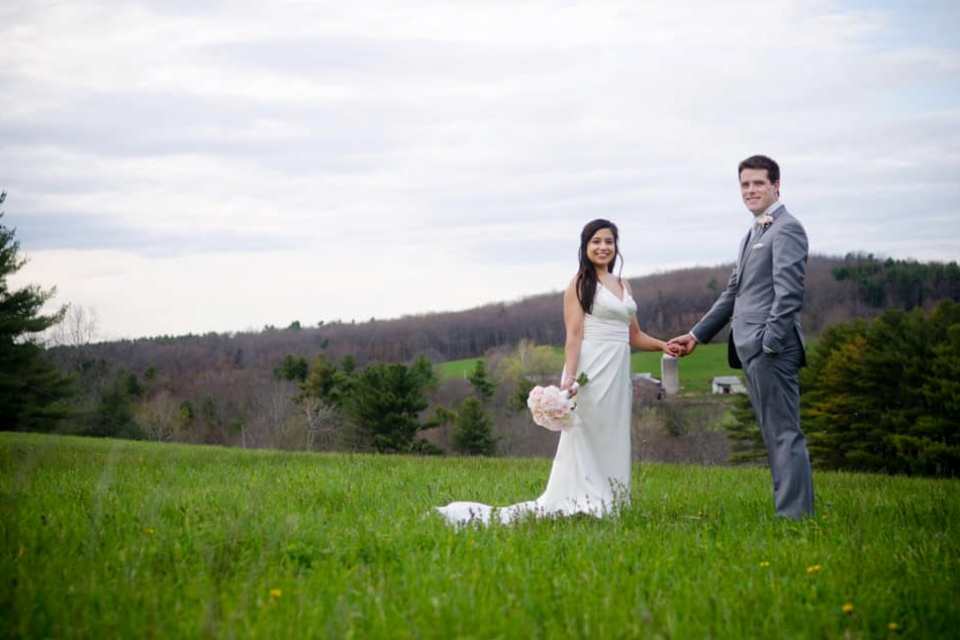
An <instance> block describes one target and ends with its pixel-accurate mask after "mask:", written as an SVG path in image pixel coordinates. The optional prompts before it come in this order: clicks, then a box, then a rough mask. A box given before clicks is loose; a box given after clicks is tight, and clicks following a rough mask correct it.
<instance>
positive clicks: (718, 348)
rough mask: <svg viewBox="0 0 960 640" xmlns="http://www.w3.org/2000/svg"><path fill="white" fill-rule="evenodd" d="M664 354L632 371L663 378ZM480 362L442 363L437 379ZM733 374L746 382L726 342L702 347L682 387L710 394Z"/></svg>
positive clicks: (684, 363) (640, 361)
mask: <svg viewBox="0 0 960 640" xmlns="http://www.w3.org/2000/svg"><path fill="white" fill-rule="evenodd" d="M559 351H560V350H559V349H558V352H559ZM661 355H662V354H660V353H659V352H657V353H653V352H643V351H637V352H635V353H634V354H633V355H631V357H630V369H631V371H633V372H634V373H640V372H642V371H647V372H649V373H652V374H653V375H654V377H656V378H659V377H660V357H661ZM476 361H477V358H464V359H463V360H450V361H448V362H441V363H439V364H437V365H436V372H437V376H438V377H439V378H440V379H441V380H449V379H450V378H463V377H466V376H467V375H469V373H470V372H471V371H472V370H473V367H474V363H475V362H476ZM559 375H560V372H559V371H558V372H557V376H559ZM730 375H739V376H740V378H741V379H743V372H741V371H737V370H735V369H731V368H730V367H729V366H727V345H726V343H723V344H705V345H701V346H699V347H697V350H696V351H695V352H694V353H693V355H692V356H690V357H689V358H682V359H681V360H680V386H681V388H682V391H683V392H685V393H696V394H700V393H710V382H711V380H713V378H714V377H715V376H730Z"/></svg>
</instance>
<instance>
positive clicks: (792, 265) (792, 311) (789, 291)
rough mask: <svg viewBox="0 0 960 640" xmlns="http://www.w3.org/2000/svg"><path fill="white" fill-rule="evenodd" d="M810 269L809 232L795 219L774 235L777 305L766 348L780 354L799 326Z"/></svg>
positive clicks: (765, 338)
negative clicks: (795, 327) (799, 316)
mask: <svg viewBox="0 0 960 640" xmlns="http://www.w3.org/2000/svg"><path fill="white" fill-rule="evenodd" d="M806 269H807V234H806V232H805V231H804V230H803V227H802V226H801V225H800V223H799V222H796V221H791V223H790V224H788V225H785V226H784V227H783V229H781V230H780V233H778V234H777V235H776V236H775V237H774V238H773V305H772V306H771V307H770V314H769V315H768V316H767V323H766V328H765V330H764V332H763V350H764V351H765V352H766V353H769V354H776V353H779V352H780V351H781V350H783V345H784V341H785V340H786V338H787V336H788V335H789V332H791V331H793V329H794V326H795V325H796V318H797V314H798V313H800V309H801V308H802V307H803V291H804V281H805V278H806Z"/></svg>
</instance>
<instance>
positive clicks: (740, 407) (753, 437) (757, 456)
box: [725, 393, 767, 463]
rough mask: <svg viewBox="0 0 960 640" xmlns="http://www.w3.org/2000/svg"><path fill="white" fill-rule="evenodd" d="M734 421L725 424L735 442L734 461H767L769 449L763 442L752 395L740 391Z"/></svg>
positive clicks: (728, 433) (734, 403)
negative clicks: (751, 399) (751, 402)
mask: <svg viewBox="0 0 960 640" xmlns="http://www.w3.org/2000/svg"><path fill="white" fill-rule="evenodd" d="M732 414H733V422H732V423H728V424H726V425H725V428H726V431H727V437H729V438H730V440H731V441H732V443H733V455H732V456H730V461H731V462H733V463H749V462H765V461H766V460H767V449H766V447H765V446H764V444H763V435H762V434H761V433H760V425H759V424H757V418H756V416H755V415H754V413H753V405H751V404H750V397H749V396H748V395H747V394H745V393H738V394H737V396H736V398H735V399H734V401H733V409H732Z"/></svg>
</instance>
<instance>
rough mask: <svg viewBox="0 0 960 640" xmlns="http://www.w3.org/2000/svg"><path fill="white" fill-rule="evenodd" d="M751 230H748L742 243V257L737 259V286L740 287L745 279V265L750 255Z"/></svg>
mask: <svg viewBox="0 0 960 640" xmlns="http://www.w3.org/2000/svg"><path fill="white" fill-rule="evenodd" d="M749 247H750V231H747V235H746V236H745V237H744V238H743V242H741V243H740V259H739V260H738V261H737V288H738V289H739V288H740V282H741V280H743V265H744V263H745V262H746V261H747V256H748V255H750V249H749Z"/></svg>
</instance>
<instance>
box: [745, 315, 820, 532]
mask: <svg viewBox="0 0 960 640" xmlns="http://www.w3.org/2000/svg"><path fill="white" fill-rule="evenodd" d="M791 337H792V339H788V340H786V344H785V345H784V348H783V350H782V351H781V352H779V353H777V354H775V355H770V354H767V353H764V352H761V353H760V354H759V355H756V356H754V357H753V358H751V359H750V360H749V362H747V363H746V364H745V365H744V373H746V378H747V389H748V391H749V393H750V402H751V404H752V405H753V411H754V414H755V415H756V416H757V422H759V423H760V432H761V434H762V435H763V442H764V444H765V445H766V447H767V458H768V460H769V461H770V473H771V475H772V476H773V501H774V506H775V507H776V510H777V515H780V516H784V517H787V518H794V519H796V518H802V517H804V516H808V515H812V514H813V473H812V471H811V468H810V455H809V453H808V452H807V440H806V438H805V437H804V435H803V431H801V430H800V381H799V376H800V365H801V362H802V360H803V345H802V344H801V343H800V339H799V337H798V336H797V335H796V334H795V333H794V334H792V336H791Z"/></svg>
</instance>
